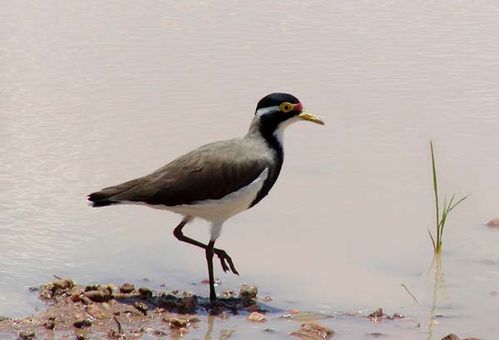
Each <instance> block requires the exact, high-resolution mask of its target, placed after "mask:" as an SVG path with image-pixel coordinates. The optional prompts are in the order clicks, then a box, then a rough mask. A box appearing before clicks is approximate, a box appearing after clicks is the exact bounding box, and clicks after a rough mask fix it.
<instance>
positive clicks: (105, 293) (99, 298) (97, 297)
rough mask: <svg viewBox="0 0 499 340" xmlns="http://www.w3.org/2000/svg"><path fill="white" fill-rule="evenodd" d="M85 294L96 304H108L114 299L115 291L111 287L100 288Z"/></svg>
mask: <svg viewBox="0 0 499 340" xmlns="http://www.w3.org/2000/svg"><path fill="white" fill-rule="evenodd" d="M83 294H84V296H86V297H87V298H89V299H90V300H92V301H94V302H107V301H109V300H111V299H112V298H113V290H112V288H111V287H109V286H98V287H97V289H96V290H88V291H86V292H85V293H83Z"/></svg>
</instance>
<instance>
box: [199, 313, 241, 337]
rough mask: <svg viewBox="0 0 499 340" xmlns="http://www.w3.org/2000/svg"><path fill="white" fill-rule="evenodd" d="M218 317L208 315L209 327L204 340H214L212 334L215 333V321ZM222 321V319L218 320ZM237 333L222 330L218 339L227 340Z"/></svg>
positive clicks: (230, 330)
mask: <svg viewBox="0 0 499 340" xmlns="http://www.w3.org/2000/svg"><path fill="white" fill-rule="evenodd" d="M216 319H217V317H216V316H215V315H208V318H207V322H208V326H207V329H206V333H205V335H204V340H212V339H213V338H212V334H211V333H212V332H213V325H214V323H215V320H216ZM218 319H220V318H218ZM234 333H235V330H234V329H221V330H220V334H219V336H218V337H217V338H216V339H218V340H226V339H229V338H230V337H231V336H232V335H233V334H234Z"/></svg>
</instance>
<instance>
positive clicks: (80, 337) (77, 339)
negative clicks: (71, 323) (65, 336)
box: [76, 333, 89, 340]
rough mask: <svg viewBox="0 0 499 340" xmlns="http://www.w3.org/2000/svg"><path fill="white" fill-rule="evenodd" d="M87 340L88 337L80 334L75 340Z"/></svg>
mask: <svg viewBox="0 0 499 340" xmlns="http://www.w3.org/2000/svg"><path fill="white" fill-rule="evenodd" d="M88 339H89V337H88V335H85V334H80V333H78V334H76V340H88Z"/></svg>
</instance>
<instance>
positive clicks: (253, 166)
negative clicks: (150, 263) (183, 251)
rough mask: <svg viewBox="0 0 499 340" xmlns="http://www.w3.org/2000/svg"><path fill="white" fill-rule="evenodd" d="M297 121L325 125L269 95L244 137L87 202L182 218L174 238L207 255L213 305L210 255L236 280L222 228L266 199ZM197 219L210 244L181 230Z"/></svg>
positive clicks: (294, 102)
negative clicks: (221, 242) (220, 243)
mask: <svg viewBox="0 0 499 340" xmlns="http://www.w3.org/2000/svg"><path fill="white" fill-rule="evenodd" d="M301 120H305V121H309V122H313V123H317V124H322V125H323V124H324V123H323V121H322V120H320V119H319V118H318V117H316V116H315V115H313V114H312V113H310V112H306V111H304V110H303V105H302V103H300V101H299V100H298V99H297V98H296V97H294V96H292V95H290V94H286V93H272V94H270V95H268V96H266V97H264V98H263V99H261V100H260V101H259V102H258V105H257V106H256V112H255V116H254V118H253V120H252V122H251V125H250V128H249V131H248V133H247V134H246V135H245V136H244V137H240V138H234V139H229V140H224V141H219V142H215V143H211V144H207V145H204V146H201V147H199V148H197V149H195V150H193V151H191V152H189V153H187V154H185V155H183V156H180V157H179V158H177V159H175V160H174V161H172V162H170V163H168V164H167V165H165V166H163V167H162V168H159V169H158V170H156V171H154V172H153V173H151V174H149V175H146V176H144V177H140V178H137V179H133V180H131V181H128V182H125V183H123V184H118V185H115V186H112V187H108V188H105V189H102V190H101V191H98V192H94V193H92V194H90V195H88V199H89V200H90V201H92V202H93V203H92V206H93V207H103V206H108V205H113V204H143V205H147V206H149V207H152V208H157V209H166V210H170V211H173V212H175V213H178V214H180V215H183V219H182V221H181V222H180V224H179V225H178V226H177V227H176V228H175V229H174V230H173V235H174V236H175V237H176V238H177V239H178V240H180V241H183V242H187V243H190V244H192V245H195V246H197V247H200V248H203V249H204V250H205V253H206V260H207V262H208V275H209V284H210V301H211V302H214V301H215V300H216V293H215V287H214V274H213V256H214V255H217V257H218V259H219V260H220V264H221V266H222V269H223V270H224V272H227V271H232V272H233V273H234V274H237V275H239V273H238V272H237V270H236V268H235V266H234V263H233V262H232V259H231V258H230V256H229V255H228V254H227V253H226V252H225V251H224V250H222V249H218V248H215V241H216V240H217V238H218V237H219V236H220V232H221V231H222V225H223V223H224V222H225V221H226V220H227V219H228V218H230V217H232V216H234V215H236V214H238V213H240V212H242V211H244V210H247V209H249V208H251V207H253V206H254V205H255V204H257V203H258V202H260V200H261V199H262V198H264V197H265V196H267V194H268V193H269V190H270V189H271V188H272V186H273V185H274V183H275V182H276V180H277V177H278V176H279V172H280V171H281V167H282V163H283V159H284V150H283V132H284V129H285V128H286V127H287V126H289V125H290V124H292V123H295V122H297V121H301ZM195 217H199V218H202V219H204V220H207V221H209V222H211V237H210V240H209V242H208V244H204V243H202V242H199V241H197V240H194V239H192V238H190V237H187V236H185V235H184V233H183V231H182V229H183V228H184V227H185V225H186V224H187V223H189V222H190V221H191V220H192V219H193V218H195Z"/></svg>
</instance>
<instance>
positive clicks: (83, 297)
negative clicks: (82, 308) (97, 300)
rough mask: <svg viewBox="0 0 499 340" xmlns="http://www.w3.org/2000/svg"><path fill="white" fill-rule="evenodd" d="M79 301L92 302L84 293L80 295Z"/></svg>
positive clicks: (86, 303)
mask: <svg viewBox="0 0 499 340" xmlns="http://www.w3.org/2000/svg"><path fill="white" fill-rule="evenodd" d="M80 302H81V303H83V304H84V305H90V304H91V303H92V300H90V298H89V297H88V296H86V295H80Z"/></svg>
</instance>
